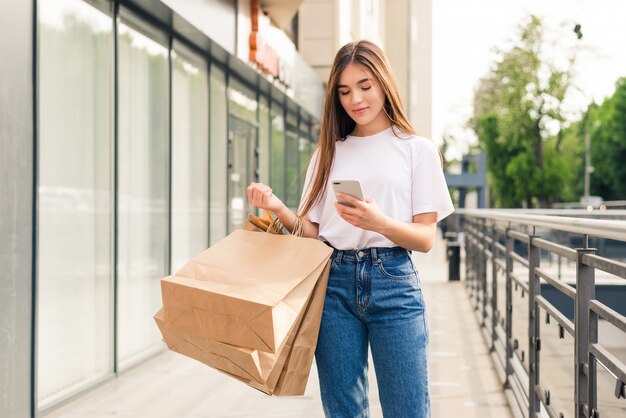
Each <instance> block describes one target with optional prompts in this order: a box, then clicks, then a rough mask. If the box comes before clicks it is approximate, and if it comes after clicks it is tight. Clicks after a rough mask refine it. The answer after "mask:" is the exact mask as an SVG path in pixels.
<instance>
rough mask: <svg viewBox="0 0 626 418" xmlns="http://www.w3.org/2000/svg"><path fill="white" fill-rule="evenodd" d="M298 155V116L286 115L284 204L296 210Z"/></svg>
mask: <svg viewBox="0 0 626 418" xmlns="http://www.w3.org/2000/svg"><path fill="white" fill-rule="evenodd" d="M299 162H300V156H299V155H298V115H297V114H294V113H291V112H289V113H287V129H286V135H285V186H286V187H285V189H286V190H285V204H286V205H287V206H288V207H289V208H291V209H296V208H297V207H298V202H299V200H300V191H299V189H298V184H299V179H298V177H299V176H298V173H299V171H298V170H299Z"/></svg>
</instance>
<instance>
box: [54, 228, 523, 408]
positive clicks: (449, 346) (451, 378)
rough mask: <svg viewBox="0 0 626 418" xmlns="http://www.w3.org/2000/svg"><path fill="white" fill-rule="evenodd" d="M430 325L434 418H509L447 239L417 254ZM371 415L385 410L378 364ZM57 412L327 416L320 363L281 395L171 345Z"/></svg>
mask: <svg viewBox="0 0 626 418" xmlns="http://www.w3.org/2000/svg"><path fill="white" fill-rule="evenodd" d="M414 258H415V262H416V266H417V268H418V270H419V272H420V276H421V279H422V285H423V291H424V295H425V298H426V303H427V312H428V314H427V315H428V320H429V327H430V343H431V346H430V367H431V378H430V379H431V381H430V386H431V402H432V410H433V418H443V417H446V418H448V417H451V416H457V417H458V416H460V417H463V418H473V417H480V418H489V417H494V418H508V417H512V414H511V412H510V410H509V408H508V405H507V402H506V398H505V396H504V393H503V391H502V389H501V384H500V383H499V382H498V379H497V376H496V374H495V371H494V369H493V364H492V362H491V358H490V356H489V352H488V349H487V347H486V345H485V342H484V340H483V337H482V335H481V333H480V332H479V326H478V324H477V321H476V319H475V316H474V314H473V310H472V308H471V306H470V303H469V301H468V296H467V293H466V292H465V289H464V287H463V284H462V283H461V282H452V283H450V282H447V280H446V279H447V264H446V261H445V243H444V241H443V240H442V239H439V240H438V241H437V244H436V246H435V248H434V249H433V250H432V251H431V252H430V253H429V254H416V255H415V256H414ZM369 377H370V404H371V416H372V417H382V410H381V407H380V403H379V400H378V393H377V392H378V390H377V386H376V379H375V376H374V372H373V366H370V374H369ZM47 416H48V417H55V418H61V417H63V418H78V417H81V418H85V417H94V418H96V417H103V418H104V417H107V418H110V417H150V418H170V417H186V418H195V417H197V418H200V417H206V418H209V417H210V418H218V417H219V418H225V417H233V418H234V417H237V418H244V417H246V418H247V417H250V418H252V417H257V418H260V417H293V418H295V417H303V418H304V417H307V418H315V417H323V416H324V415H323V412H322V407H321V402H320V400H319V386H318V383H317V373H316V368H315V365H314V366H313V368H312V370H311V375H310V379H309V384H308V386H307V390H306V393H305V395H304V396H301V397H293V398H289V397H285V398H275V397H269V396H266V395H264V394H262V393H260V392H258V391H256V390H254V389H251V388H249V387H248V386H246V385H244V384H242V383H240V382H238V381H236V380H234V379H232V378H229V377H226V376H224V375H223V374H221V373H219V372H217V371H215V370H213V369H210V368H209V367H207V366H205V365H203V364H201V363H199V362H196V361H194V360H191V359H189V358H186V357H184V356H182V355H179V354H176V353H173V352H169V351H165V352H163V353H161V354H159V355H157V356H155V357H153V358H152V359H150V360H148V361H147V362H145V363H143V364H141V365H139V366H137V367H136V368H134V369H132V370H129V371H127V372H125V373H123V374H121V375H120V376H119V377H118V378H117V379H114V380H112V381H110V382H108V383H106V384H104V385H102V386H99V387H98V388H96V389H94V390H93V391H91V392H89V393H87V394H85V395H84V396H82V397H80V398H79V399H78V400H76V401H73V402H71V403H69V404H67V405H65V406H64V407H62V408H60V409H57V410H56V411H54V412H52V413H50V414H48V415H47Z"/></svg>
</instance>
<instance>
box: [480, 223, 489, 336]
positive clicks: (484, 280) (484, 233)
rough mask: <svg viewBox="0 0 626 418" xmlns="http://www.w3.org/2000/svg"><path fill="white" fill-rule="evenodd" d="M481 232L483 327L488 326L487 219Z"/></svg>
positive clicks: (481, 225) (481, 226)
mask: <svg viewBox="0 0 626 418" xmlns="http://www.w3.org/2000/svg"><path fill="white" fill-rule="evenodd" d="M480 232H481V233H482V240H483V241H482V244H483V250H482V251H480V249H479V251H480V254H479V257H480V258H479V260H480V284H481V286H480V287H481V291H482V293H483V295H482V301H481V302H482V313H481V326H483V327H485V326H487V323H486V320H487V248H488V246H487V225H486V220H485V218H483V219H481V222H480Z"/></svg>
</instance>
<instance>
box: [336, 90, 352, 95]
mask: <svg viewBox="0 0 626 418" xmlns="http://www.w3.org/2000/svg"><path fill="white" fill-rule="evenodd" d="M339 94H341V95H342V96H345V95H346V94H350V90H348V91H340V92H339Z"/></svg>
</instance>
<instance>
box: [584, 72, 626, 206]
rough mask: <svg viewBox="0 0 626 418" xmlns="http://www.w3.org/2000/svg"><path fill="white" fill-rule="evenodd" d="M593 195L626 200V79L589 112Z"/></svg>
mask: <svg viewBox="0 0 626 418" xmlns="http://www.w3.org/2000/svg"><path fill="white" fill-rule="evenodd" d="M589 113H590V117H589V129H590V134H591V164H592V166H593V167H594V172H593V174H592V175H591V194H592V195H598V196H602V197H603V198H604V199H605V200H624V199H626V78H621V79H619V80H618V81H617V83H616V87H615V92H614V93H613V95H612V96H611V97H610V98H608V99H606V100H605V101H604V102H603V103H602V104H601V105H600V106H599V107H597V108H596V109H593V108H592V110H591V111H590V112H589Z"/></svg>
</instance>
